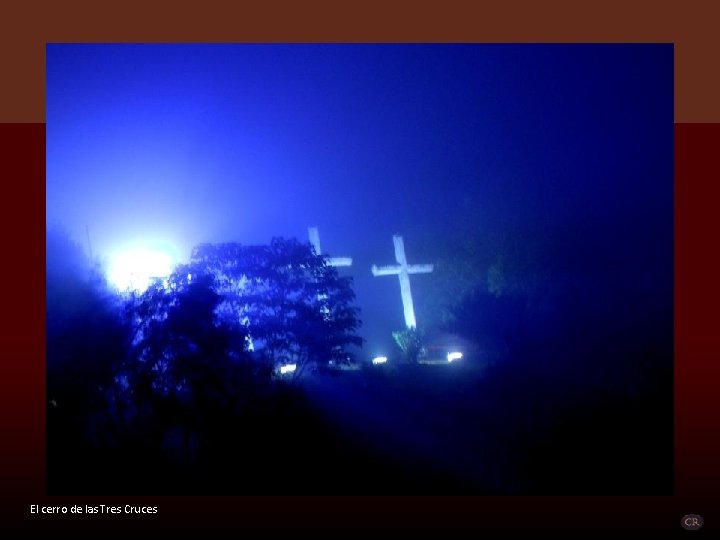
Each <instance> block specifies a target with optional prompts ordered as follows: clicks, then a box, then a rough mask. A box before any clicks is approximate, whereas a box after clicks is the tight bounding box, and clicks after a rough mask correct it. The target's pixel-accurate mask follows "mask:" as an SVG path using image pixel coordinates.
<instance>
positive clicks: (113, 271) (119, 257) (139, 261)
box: [107, 249, 173, 292]
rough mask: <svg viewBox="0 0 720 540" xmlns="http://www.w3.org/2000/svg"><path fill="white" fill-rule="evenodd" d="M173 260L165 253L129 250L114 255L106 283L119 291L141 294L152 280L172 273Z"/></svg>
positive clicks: (151, 250) (148, 250)
mask: <svg viewBox="0 0 720 540" xmlns="http://www.w3.org/2000/svg"><path fill="white" fill-rule="evenodd" d="M172 270H173V258H172V256H171V255H170V253H168V252H166V251H158V250H153V249H130V250H126V251H122V252H119V253H117V254H116V255H115V257H114V259H113V260H112V262H111V264H110V270H109V271H108V276H107V277H108V281H109V282H110V283H111V284H112V285H114V286H115V287H117V288H118V290H120V291H138V292H143V291H144V290H145V289H147V288H148V286H149V285H150V282H151V281H152V280H153V278H165V277H167V276H169V275H170V274H171V273H172Z"/></svg>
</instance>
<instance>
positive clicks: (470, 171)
mask: <svg viewBox="0 0 720 540" xmlns="http://www.w3.org/2000/svg"><path fill="white" fill-rule="evenodd" d="M672 123H673V49H672V45H320V44H317V45H298V44H292V45H290V44H289V45H270V44H268V45H250V44H238V45H82V44H79V45H62V44H50V45H48V46H47V223H48V225H49V226H54V225H58V224H59V225H62V226H63V227H65V228H66V229H67V230H68V231H69V232H70V233H71V234H72V235H73V237H74V238H75V239H76V241H77V242H78V243H81V244H82V245H83V247H85V246H86V244H87V240H86V238H85V227H86V226H87V227H88V228H89V232H90V239H91V243H92V248H93V251H94V253H95V255H98V256H100V257H110V256H111V255H112V253H113V252H114V250H117V249H119V248H121V247H123V246H128V245H132V244H134V243H137V242H156V243H163V244H169V245H172V246H175V248H176V249H177V252H178V257H179V258H180V259H184V258H187V257H188V256H189V253H190V250H191V248H192V247H193V246H194V245H195V244H197V243H199V242H203V241H210V242H220V241H237V242H241V243H243V244H254V243H266V242H268V241H269V240H270V238H271V237H273V236H295V237H298V238H301V239H303V240H304V239H306V238H307V227H308V226H311V225H317V226H318V227H319V228H320V238H321V242H322V245H323V250H324V251H326V252H328V253H330V254H332V255H338V256H351V257H353V258H354V265H353V267H352V268H351V269H350V270H347V269H341V270H340V272H341V273H342V274H343V275H352V276H353V277H354V278H355V283H356V292H357V296H358V298H357V300H358V304H359V305H360V307H361V308H363V314H362V318H363V320H364V321H365V326H364V328H365V330H364V331H363V332H364V334H365V336H366V337H369V339H370V343H369V349H368V351H367V352H368V354H371V355H372V354H374V353H375V350H370V349H372V348H373V347H377V346H378V345H377V340H375V341H373V339H374V338H373V337H372V336H371V335H370V334H372V333H373V332H375V331H376V332H377V333H378V335H380V334H383V332H384V334H383V335H385V336H386V337H389V331H390V330H393V329H398V328H401V327H402V324H403V322H402V321H403V318H402V305H401V301H400V294H399V287H398V284H397V279H395V278H391V277H383V278H373V277H372V275H371V273H370V266H371V265H372V264H373V263H376V264H380V265H382V264H392V263H393V262H394V254H393V246H392V235H393V234H394V233H402V234H403V235H404V237H405V246H406V250H407V256H408V260H409V262H410V263H413V262H417V263H424V262H433V260H431V259H430V260H429V259H428V258H429V257H430V258H431V257H432V255H433V253H434V252H435V251H437V250H439V249H440V246H442V245H443V244H445V243H446V241H447V239H448V238H452V237H453V235H454V233H455V232H456V231H457V230H458V227H459V225H458V224H459V223H462V224H463V226H464V227H466V228H467V227H470V229H471V230H472V232H473V233H474V234H477V235H482V234H484V232H485V231H502V230H505V229H513V230H520V231H527V234H537V231H538V230H542V231H543V233H542V234H544V235H547V236H548V237H550V238H559V239H560V238H562V239H563V240H558V242H565V240H564V239H565V238H567V233H568V231H576V232H577V236H579V238H576V241H577V245H586V246H588V250H587V251H588V253H594V254H595V255H594V256H596V257H598V258H604V259H607V257H606V255H607V254H613V255H614V256H616V257H617V261H616V262H617V264H619V265H625V266H630V267H636V266H638V265H641V266H642V265H645V266H646V267H647V268H648V269H651V270H655V269H657V268H660V267H661V268H663V269H665V270H668V269H669V271H670V272H671V267H672V225H673V223H672V197H673V185H672V145H673V135H672ZM638 245H644V246H657V249H655V248H652V249H650V248H647V249H646V251H645V252H643V253H641V254H639V255H638V254H637V253H638V248H637V247H638ZM560 247H562V246H560ZM576 247H577V246H576V245H573V246H568V249H575V248H576ZM578 256H579V257H584V255H583V256H581V255H578ZM588 260H589V259H588ZM592 263H593V264H594V259H593V261H592ZM431 279H433V275H423V276H416V277H413V278H412V283H413V291H414V292H415V294H416V295H417V294H421V292H422V285H421V284H420V282H421V281H422V280H431ZM663 283H664V284H665V285H667V284H668V283H667V280H666V281H665V282H663ZM670 285H671V283H670ZM670 292H671V291H670ZM419 322H420V323H422V321H419Z"/></svg>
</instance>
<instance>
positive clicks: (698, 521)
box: [680, 514, 705, 531]
mask: <svg viewBox="0 0 720 540" xmlns="http://www.w3.org/2000/svg"><path fill="white" fill-rule="evenodd" d="M703 523H705V522H704V521H703V518H702V516H699V515H697V514H688V515H687V516H683V518H682V520H681V521H680V525H682V528H683V529H685V530H686V531H697V530H698V529H699V528H701V527H702V526H703Z"/></svg>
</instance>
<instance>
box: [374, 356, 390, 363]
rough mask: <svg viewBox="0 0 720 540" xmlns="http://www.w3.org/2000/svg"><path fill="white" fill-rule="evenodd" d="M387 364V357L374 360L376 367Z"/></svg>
mask: <svg viewBox="0 0 720 540" xmlns="http://www.w3.org/2000/svg"><path fill="white" fill-rule="evenodd" d="M385 362H387V356H376V357H375V358H373V359H372V363H373V364H375V365H378V364H384V363H385Z"/></svg>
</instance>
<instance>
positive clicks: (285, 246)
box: [186, 238, 362, 374]
mask: <svg viewBox="0 0 720 540" xmlns="http://www.w3.org/2000/svg"><path fill="white" fill-rule="evenodd" d="M186 270H187V271H188V272H189V273H191V274H192V275H196V274H197V275H212V276H213V277H214V279H215V284H216V285H215V290H216V291H217V292H218V294H219V295H220V296H221V297H222V300H221V302H220V304H219V305H218V310H217V312H218V315H219V317H220V318H221V320H222V321H223V322H224V323H225V324H228V325H229V326H231V327H237V326H238V325H239V326H242V327H243V328H245V329H246V330H247V332H248V333H249V337H250V338H251V340H252V344H253V348H254V349H255V351H256V353H257V356H260V357H261V358H263V359H264V360H265V361H267V362H268V363H270V364H278V363H285V362H293V363H295V364H297V365H298V370H297V372H296V373H298V374H300V373H302V370H303V368H304V366H306V365H307V364H308V363H309V362H315V363H318V364H321V365H326V364H327V363H328V362H329V361H331V360H332V361H334V362H336V363H343V362H347V361H348V358H349V355H348V352H347V351H346V347H347V346H349V345H355V346H360V345H361V344H362V340H361V338H360V337H358V336H357V335H356V334H355V331H356V330H357V328H358V327H359V326H360V320H359V318H358V314H359V310H358V309H357V308H355V307H353V306H352V305H351V302H352V301H353V300H354V298H355V295H354V292H353V290H352V281H351V279H350V278H344V277H340V276H339V275H338V273H337V270H335V268H333V267H332V266H329V265H328V264H327V263H326V260H325V258H324V257H322V256H318V255H315V254H314V253H313V251H312V249H311V247H310V245H309V244H302V243H300V242H298V241H297V240H294V239H283V238H274V239H273V240H272V241H271V243H270V245H267V246H242V245H240V244H219V245H211V244H203V245H200V246H198V247H197V248H196V249H195V250H194V251H193V255H192V259H191V262H190V264H189V265H188V267H187V268H186Z"/></svg>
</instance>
